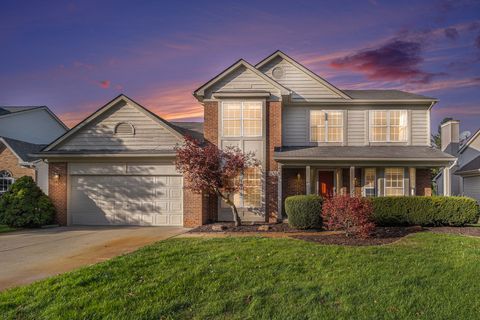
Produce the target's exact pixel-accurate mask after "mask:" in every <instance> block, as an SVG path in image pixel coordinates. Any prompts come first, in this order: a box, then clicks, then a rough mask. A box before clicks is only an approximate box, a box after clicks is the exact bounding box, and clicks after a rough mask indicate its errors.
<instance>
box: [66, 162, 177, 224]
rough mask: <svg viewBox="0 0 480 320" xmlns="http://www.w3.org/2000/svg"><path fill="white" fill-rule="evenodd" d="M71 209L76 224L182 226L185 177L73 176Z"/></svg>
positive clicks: (71, 182)
mask: <svg viewBox="0 0 480 320" xmlns="http://www.w3.org/2000/svg"><path fill="white" fill-rule="evenodd" d="M127 168H128V167H127ZM127 170H128V169H127ZM68 211H69V217H70V223H71V224H76V225H145V226H167V225H169V226H181V225H183V192H182V177H181V176H178V175H151V176H144V175H71V176H70V201H69V208H68Z"/></svg>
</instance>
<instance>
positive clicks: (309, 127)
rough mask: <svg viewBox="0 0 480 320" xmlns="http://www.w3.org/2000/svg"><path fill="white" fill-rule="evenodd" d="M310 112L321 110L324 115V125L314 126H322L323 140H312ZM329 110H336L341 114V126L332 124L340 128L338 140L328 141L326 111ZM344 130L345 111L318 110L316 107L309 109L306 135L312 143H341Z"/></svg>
mask: <svg viewBox="0 0 480 320" xmlns="http://www.w3.org/2000/svg"><path fill="white" fill-rule="evenodd" d="M312 112H323V113H324V114H325V115H326V119H325V125H324V126H316V128H322V127H323V128H324V130H325V132H324V133H325V141H318V140H313V137H312ZM329 112H338V113H340V114H341V115H342V125H341V126H334V127H335V128H341V129H342V130H341V131H340V132H341V137H342V138H341V139H340V140H338V141H328V113H329ZM344 130H345V113H344V111H343V110H318V109H312V110H310V112H309V114H308V136H309V140H310V142H312V143H343V140H344V134H343V133H344Z"/></svg>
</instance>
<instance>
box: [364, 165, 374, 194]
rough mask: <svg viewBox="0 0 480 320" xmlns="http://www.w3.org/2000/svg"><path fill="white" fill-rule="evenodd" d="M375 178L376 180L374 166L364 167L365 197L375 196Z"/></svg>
mask: <svg viewBox="0 0 480 320" xmlns="http://www.w3.org/2000/svg"><path fill="white" fill-rule="evenodd" d="M375 180H376V170H375V168H366V169H365V185H364V186H363V190H364V196H365V197H373V196H375Z"/></svg>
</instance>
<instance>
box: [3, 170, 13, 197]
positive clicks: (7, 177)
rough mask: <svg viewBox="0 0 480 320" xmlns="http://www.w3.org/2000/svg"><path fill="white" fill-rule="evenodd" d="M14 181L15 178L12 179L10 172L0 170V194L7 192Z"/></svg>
mask: <svg viewBox="0 0 480 320" xmlns="http://www.w3.org/2000/svg"><path fill="white" fill-rule="evenodd" d="M14 181H15V179H13V177H12V174H11V173H10V172H8V171H5V170H2V171H0V195H1V194H3V193H5V192H7V191H8V189H9V188H10V186H11V185H12V184H13V182H14Z"/></svg>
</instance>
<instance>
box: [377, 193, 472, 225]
mask: <svg viewBox="0 0 480 320" xmlns="http://www.w3.org/2000/svg"><path fill="white" fill-rule="evenodd" d="M371 199H372V203H373V209H374V211H373V212H374V213H373V217H374V220H375V222H376V223H377V224H378V225H381V226H396V225H422V226H463V225H465V224H467V223H476V222H477V221H478V217H479V214H480V212H479V206H478V204H477V201H476V200H475V199H472V198H467V197H441V196H434V197H421V196H419V197H378V198H371Z"/></svg>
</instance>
